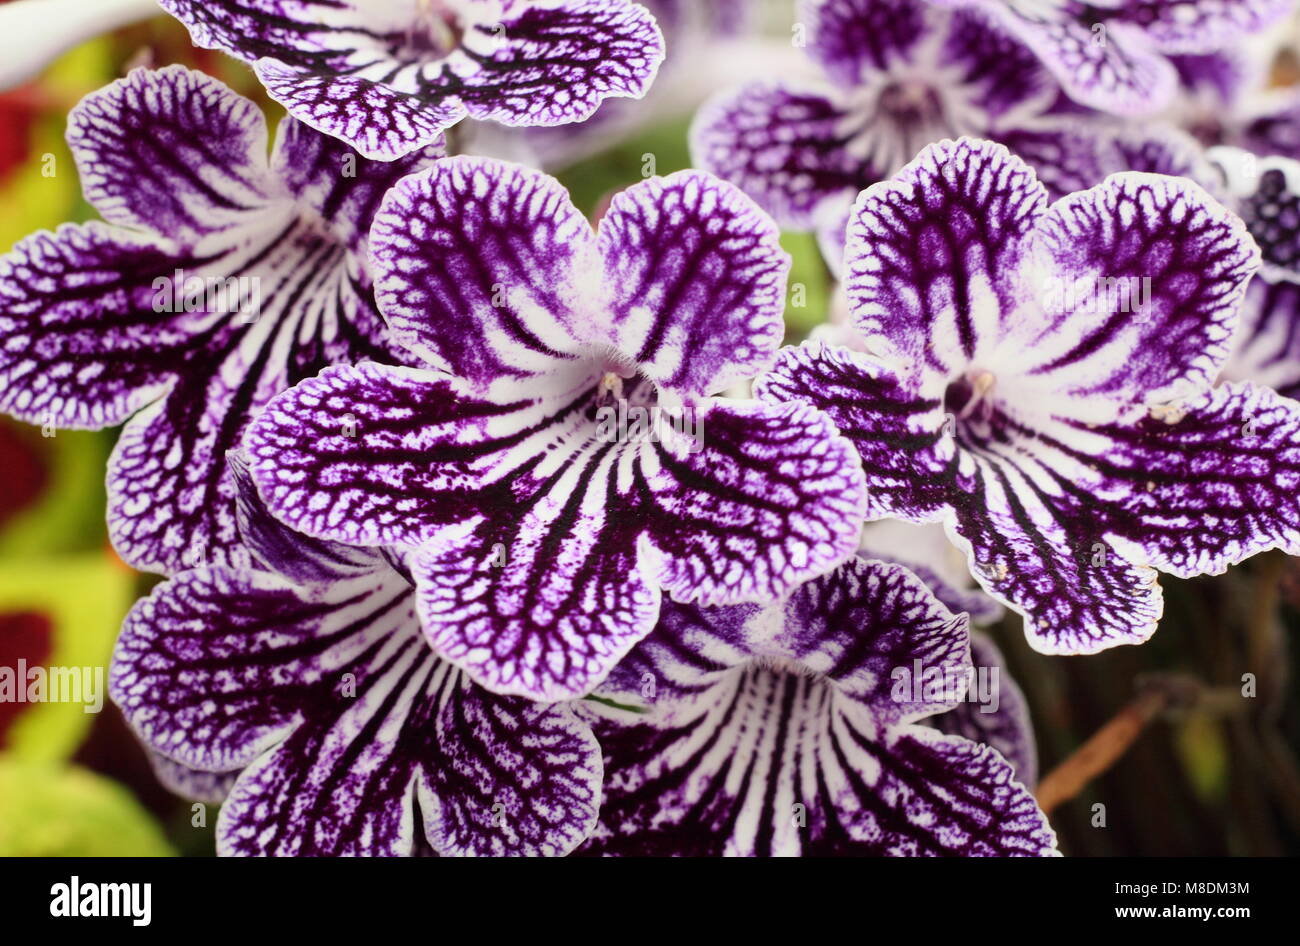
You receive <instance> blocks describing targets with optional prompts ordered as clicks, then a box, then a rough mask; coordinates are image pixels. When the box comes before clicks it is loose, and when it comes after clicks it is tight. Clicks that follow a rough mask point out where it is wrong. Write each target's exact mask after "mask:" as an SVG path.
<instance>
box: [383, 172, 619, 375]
mask: <svg viewBox="0 0 1300 946" xmlns="http://www.w3.org/2000/svg"><path fill="white" fill-rule="evenodd" d="M371 243H372V247H373V252H374V258H375V265H376V267H377V269H378V275H377V278H376V281H375V283H376V295H377V298H378V300H379V305H380V308H381V309H382V310H383V312H384V315H385V316H386V318H387V319H388V323H389V325H390V326H391V327H392V329H393V332H394V334H395V336H396V338H397V339H398V341H400V342H402V343H403V344H405V345H406V346H407V347H409V348H410V349H411V350H413V351H415V352H416V353H418V354H419V355H421V356H422V357H424V358H425V359H426V360H427V361H428V362H429V364H431V365H434V366H435V367H439V368H442V369H445V370H447V371H449V372H451V373H452V374H455V375H457V376H458V377H461V378H464V379H466V380H467V381H468V382H470V383H471V384H472V385H473V386H474V387H475V388H478V389H485V388H487V387H488V386H489V385H490V384H491V383H492V382H493V381H496V380H497V379H498V378H502V377H510V378H528V377H531V376H534V375H537V374H540V373H543V372H546V371H550V370H554V369H555V368H556V367H557V365H560V364H562V363H563V362H564V361H565V360H568V359H571V358H572V357H573V352H575V351H576V350H577V349H578V337H579V335H578V333H580V332H585V331H587V329H588V326H589V323H590V320H591V319H592V318H593V314H592V313H590V312H586V311H583V310H581V308H580V305H579V304H580V302H581V299H580V298H579V290H580V287H578V286H575V285H574V279H573V274H574V273H575V272H577V271H579V270H582V269H583V266H584V263H585V262H586V260H587V256H588V254H590V253H591V252H592V247H593V246H594V243H595V235H594V233H593V232H592V230H591V227H590V225H589V224H588V223H587V221H586V219H585V218H584V217H583V216H582V215H581V214H580V213H579V212H578V210H577V208H575V207H574V206H573V204H572V202H571V201H570V200H569V195H568V193H567V192H566V191H565V190H564V188H563V187H562V186H561V185H560V184H559V182H557V181H556V180H555V179H554V178H551V177H548V176H546V175H544V174H542V173H540V172H538V171H531V170H527V169H524V168H522V167H519V166H517V165H512V164H506V163H504V162H500V161H494V160H490V159H486V158H468V157H457V158H449V159H447V160H444V161H439V162H438V163H437V164H436V166H435V167H434V168H432V169H431V170H430V171H428V172H427V173H425V174H420V175H417V176H415V177H411V178H408V179H406V180H404V181H402V182H401V183H399V184H398V185H397V186H396V187H395V188H394V189H393V190H392V191H390V192H389V194H388V196H387V198H386V199H385V200H384V203H383V207H382V209H381V210H380V212H379V216H378V217H377V218H376V220H375V225H374V228H373V230H372V232H371ZM575 310H577V311H575Z"/></svg>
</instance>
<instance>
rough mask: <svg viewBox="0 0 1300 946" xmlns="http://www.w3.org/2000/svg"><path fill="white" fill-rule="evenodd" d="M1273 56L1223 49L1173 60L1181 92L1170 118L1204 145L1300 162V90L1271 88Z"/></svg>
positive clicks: (1258, 52) (1171, 110) (1266, 51)
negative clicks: (1297, 159)
mask: <svg viewBox="0 0 1300 946" xmlns="http://www.w3.org/2000/svg"><path fill="white" fill-rule="evenodd" d="M1271 52H1272V50H1243V49H1225V50H1221V51H1219V52H1217V53H1212V54H1207V55H1203V56H1179V57H1177V58H1175V59H1174V65H1175V67H1176V68H1177V69H1178V75H1179V79H1180V93H1179V95H1178V97H1177V98H1176V99H1175V100H1174V103H1173V106H1172V107H1171V108H1170V116H1169V117H1170V119H1171V120H1172V121H1174V122H1176V123H1177V124H1179V125H1180V126H1181V127H1183V128H1185V129H1186V130H1187V131H1188V132H1190V133H1191V134H1193V135H1195V136H1196V137H1197V138H1198V139H1199V140H1200V141H1201V142H1202V143H1203V144H1205V145H1206V146H1216V145H1226V146H1231V147H1237V148H1244V149H1245V150H1247V151H1250V152H1252V153H1254V154H1257V155H1260V156H1274V155H1275V156H1279V157H1287V158H1300V89H1298V88H1296V87H1295V86H1293V85H1292V86H1285V87H1275V86H1273V85H1272V81H1271V80H1272V76H1271V75H1270V68H1269V67H1270V65H1271V63H1272V60H1273V56H1272V55H1270V53H1271Z"/></svg>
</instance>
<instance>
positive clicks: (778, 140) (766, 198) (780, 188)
mask: <svg viewBox="0 0 1300 946" xmlns="http://www.w3.org/2000/svg"><path fill="white" fill-rule="evenodd" d="M845 118H846V115H845V112H844V111H843V109H842V108H841V106H839V105H838V104H836V102H835V101H834V100H832V98H831V97H830V96H828V95H827V94H825V93H823V92H820V91H817V90H815V89H805V88H800V87H798V86H795V85H790V84H784V83H761V84H760V83H755V84H751V85H747V86H744V87H742V88H740V89H739V90H737V91H735V92H727V93H723V94H722V95H720V96H718V97H716V98H714V99H713V100H711V101H710V102H708V103H706V104H705V105H704V106H703V107H702V108H701V109H700V110H699V111H698V112H697V113H696V116H695V120H694V123H693V124H692V125H691V156H692V158H693V159H694V163H695V164H696V165H697V166H699V167H701V168H703V169H705V170H707V171H710V172H712V173H713V174H716V175H718V176H719V177H721V178H722V179H724V180H726V181H730V182H731V183H732V184H735V185H736V186H737V187H739V188H740V189H741V190H743V191H744V192H745V193H746V194H748V195H749V196H750V197H752V198H753V199H754V200H755V201H757V203H758V205H759V206H760V207H762V208H763V209H764V210H765V211H767V212H768V213H769V214H771V215H772V216H773V217H775V218H776V220H777V222H778V223H780V224H781V225H783V226H786V227H790V228H793V229H799V230H807V229H809V228H810V227H811V226H812V224H813V212H814V211H815V210H816V208H817V206H818V205H819V204H821V203H822V202H823V201H825V200H827V199H829V198H833V197H837V196H840V195H850V194H856V193H857V192H858V191H859V190H861V189H862V188H864V187H866V186H867V185H869V184H873V183H875V182H876V181H878V180H880V179H881V177H883V176H884V175H885V174H886V173H887V171H888V169H886V168H872V167H870V166H868V165H867V164H866V163H865V162H864V161H863V160H862V159H861V158H859V157H857V156H855V155H853V154H850V152H849V150H848V147H847V139H846V136H845V134H844V130H843V125H844V121H845Z"/></svg>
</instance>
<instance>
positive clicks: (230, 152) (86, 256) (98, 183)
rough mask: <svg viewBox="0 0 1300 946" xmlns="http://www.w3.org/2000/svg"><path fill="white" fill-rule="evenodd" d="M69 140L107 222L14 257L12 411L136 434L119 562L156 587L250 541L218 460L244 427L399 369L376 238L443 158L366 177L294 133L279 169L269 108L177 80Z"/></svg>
mask: <svg viewBox="0 0 1300 946" xmlns="http://www.w3.org/2000/svg"><path fill="white" fill-rule="evenodd" d="M68 141H69V144H70V145H71V147H72V151H73V154H74V156H75V158H76V161H77V166H78V169H79V171H80V173H81V177H82V183H83V188H84V190H85V193H86V197H87V200H89V202H90V203H91V204H92V205H93V206H94V207H95V208H96V209H97V210H98V211H99V212H100V214H101V215H102V216H103V218H104V221H105V222H102V223H101V222H91V223H87V224H84V225H73V224H67V225H64V226H62V227H60V228H59V229H58V231H57V232H54V233H50V232H40V233H36V234H33V235H32V236H30V237H27V238H26V239H24V240H22V241H21V242H20V243H19V244H18V245H17V246H16V247H15V248H14V250H13V251H12V252H11V253H10V254H8V255H7V256H5V257H4V258H3V259H0V411H4V412H5V413H8V414H11V415H13V416H15V417H17V418H19V419H21V420H24V421H28V422H30V423H35V424H43V425H48V426H50V427H73V428H83V429H84V428H89V429H95V428H102V427H111V426H113V425H116V424H121V423H123V422H126V428H125V430H124V431H123V432H122V435H121V437H120V439H119V440H118V444H117V449H116V450H115V451H114V454H113V457H112V460H111V462H110V467H109V473H108V487H109V512H108V517H109V531H110V536H111V538H112V540H113V543H114V545H115V546H116V547H117V549H118V551H119V553H120V554H121V555H122V557H123V558H124V559H125V560H126V561H127V562H128V563H129V564H131V565H133V566H135V567H136V568H140V569H144V570H148V571H159V572H171V571H176V570H179V569H181V568H185V567H192V566H194V565H195V564H197V563H198V562H199V560H203V561H211V562H213V563H221V562H223V561H225V558H226V555H227V553H228V551H229V549H230V548H231V547H232V545H233V544H235V542H236V535H235V517H234V489H233V486H232V484H231V482H230V479H229V475H228V473H227V470H226V467H225V462H224V455H225V452H226V451H227V450H228V449H230V448H231V447H233V446H235V445H236V444H237V443H238V441H239V438H240V436H241V434H242V432H243V429H244V426H245V424H246V423H247V421H248V419H249V417H251V416H252V415H253V414H254V413H256V412H257V411H258V410H259V409H260V408H261V407H262V406H263V405H265V404H266V403H267V401H269V400H270V398H271V397H272V396H273V395H274V394H277V393H278V392H280V391H282V390H284V389H285V388H287V387H289V386H290V385H292V384H293V383H294V382H295V381H298V380H299V379H301V378H304V377H310V376H312V375H314V374H316V373H317V372H318V371H320V370H321V369H322V368H323V367H325V366H327V365H333V364H338V363H340V362H353V361H359V360H365V359H372V358H378V359H383V360H394V359H399V358H400V357H402V351H401V349H397V348H394V347H392V346H390V345H389V344H388V340H387V329H386V328H385V326H384V323H383V320H382V319H381V318H380V316H379V313H378V311H377V309H376V307H375V302H374V292H373V287H372V283H371V277H370V268H369V263H368V248H367V239H368V231H369V225H370V220H371V218H372V217H373V214H374V212H375V209H376V208H377V207H378V205H379V201H380V199H381V198H382V197H383V195H384V194H385V193H386V191H387V190H388V188H389V186H390V185H392V184H393V183H394V182H395V181H397V180H398V179H399V178H401V177H402V176H403V175H405V174H408V173H410V172H412V171H415V170H418V169H420V168H422V167H425V166H427V165H429V164H431V163H432V162H433V161H434V160H435V159H436V158H437V157H439V155H440V154H441V153H442V152H441V148H440V147H435V146H430V147H429V148H426V149H424V150H422V151H419V152H416V153H414V154H411V155H410V156H409V157H407V158H405V159H403V160H402V161H397V162H382V163H380V162H371V161H366V160H364V159H362V158H359V157H358V156H357V155H356V154H354V153H353V152H352V151H351V150H350V149H348V148H347V147H346V146H345V145H343V144H341V143H340V142H338V141H336V140H335V139H333V138H329V137H326V136H323V135H320V134H318V133H316V132H314V131H312V130H311V129H310V128H307V127H306V126H304V125H302V124H300V123H299V122H297V121H294V120H292V119H287V120H285V121H284V122H283V123H282V124H281V125H280V129H279V133H278V135H277V137H276V142H275V148H274V152H273V154H272V155H271V157H270V158H269V160H268V157H267V128H266V122H265V119H264V118H263V116H262V113H261V112H260V111H259V110H258V108H257V106H256V105H254V104H253V103H252V102H250V101H248V100H247V99H245V98H243V97H241V96H238V95H236V94H235V93H233V92H231V91H230V90H229V89H227V88H226V87H225V86H224V85H222V84H221V83H219V82H217V81H216V80H215V79H211V78H209V77H207V76H205V75H203V74H202V73H199V72H193V71H190V70H187V69H184V68H181V67H177V66H170V67H167V68H165V69H162V70H159V71H157V72H151V71H146V70H136V71H134V72H132V73H131V74H130V75H129V76H127V77H126V78H125V79H121V80H119V81H117V82H114V83H113V84H112V85H110V86H108V87H107V88H105V89H102V90H100V91H98V92H95V93H93V94H91V95H89V96H87V97H86V98H85V99H84V100H83V101H82V102H81V103H80V104H79V105H78V106H77V107H76V109H74V111H73V113H72V115H71V116H70V118H69V130H68Z"/></svg>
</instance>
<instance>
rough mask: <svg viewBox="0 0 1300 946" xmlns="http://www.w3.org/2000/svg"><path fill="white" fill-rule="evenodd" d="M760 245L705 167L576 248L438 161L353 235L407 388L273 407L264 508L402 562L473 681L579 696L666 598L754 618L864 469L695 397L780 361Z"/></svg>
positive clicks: (505, 179)
mask: <svg viewBox="0 0 1300 946" xmlns="http://www.w3.org/2000/svg"><path fill="white" fill-rule="evenodd" d="M777 237H778V234H777V230H776V226H775V224H773V223H772V221H771V220H770V219H768V218H767V217H765V216H764V215H763V214H762V213H761V212H759V210H758V209H757V208H756V207H755V206H754V205H753V203H752V202H751V201H749V200H748V199H747V198H746V197H745V196H744V195H742V194H741V193H740V192H739V191H737V190H736V189H735V188H733V187H731V186H730V185H728V184H725V183H723V182H721V181H718V180H716V179H714V178H712V177H710V176H709V175H706V174H702V173H698V172H681V173H678V174H674V175H672V176H671V177H667V178H652V179H649V180H646V181H643V182H641V183H638V184H636V185H634V186H632V187H630V188H628V189H627V190H626V191H624V192H622V193H620V194H619V195H617V196H616V197H615V198H614V200H613V202H612V203H611V205H610V208H609V211H608V212H607V213H606V215H605V216H604V218H603V219H602V220H601V222H600V227H599V229H598V230H593V229H592V227H591V225H590V224H589V223H588V222H587V221H586V220H585V219H584V218H583V217H582V216H581V214H579V212H578V211H577V210H576V209H575V208H574V206H573V205H572V203H571V202H570V201H569V197H568V194H567V193H566V192H565V191H564V190H563V188H562V187H561V186H560V185H559V183H558V182H557V181H555V180H554V179H553V178H550V177H547V176H546V175H544V174H541V173H539V172H535V171H530V170H526V169H524V168H521V167H519V166H516V165H511V164H506V163H502V162H497V161H490V160H486V159H474V158H467V157H457V158H448V159H446V160H444V161H439V162H438V163H437V164H436V165H435V166H434V167H433V168H431V169H430V170H429V171H428V172H425V173H422V174H418V175H413V176H411V177H408V178H407V179H405V180H404V181H402V182H401V183H399V184H398V185H397V186H396V187H395V188H394V189H393V190H392V191H391V192H390V194H389V196H388V198H387V200H386V201H385V203H384V206H383V208H382V209H381V211H380V213H379V215H378V217H377V219H376V221H375V226H374V229H373V231H372V235H371V244H372V247H373V251H374V257H375V263H376V265H377V267H378V270H379V277H378V279H377V283H376V286H377V296H378V299H379V303H380V306H381V308H382V309H383V311H384V314H385V316H386V318H387V320H388V323H389V325H390V326H391V328H392V330H393V332H394V333H395V336H396V338H397V339H398V340H399V341H400V342H402V343H403V344H405V345H406V346H408V347H409V348H410V350H411V351H412V352H414V353H415V354H417V355H418V356H420V357H421V358H422V359H423V360H424V363H425V366H426V367H424V368H390V367H385V366H381V365H377V364H367V365H360V366H357V367H337V368H330V369H327V370H326V371H324V372H322V373H321V374H320V375H319V376H318V377H317V378H314V379H312V380H309V381H305V382H303V383H301V384H300V385H298V386H297V387H296V388H294V389H293V390H292V391H290V392H287V393H286V394H285V395H283V396H281V397H279V398H277V399H276V400H275V401H273V402H272V404H271V405H270V406H269V407H268V408H267V410H266V411H265V413H263V414H262V415H261V416H260V417H259V418H258V419H257V421H256V422H255V423H254V424H253V426H252V427H251V428H250V429H249V432H248V434H247V436H246V438H245V444H246V448H247V451H248V454H249V457H250V466H251V470H252V474H253V476H254V478H255V480H256V481H257V486H258V489H259V490H260V491H261V494H262V495H263V497H264V498H265V499H266V501H267V504H268V506H269V508H270V509H271V511H272V512H273V513H274V514H275V515H276V516H278V517H280V518H281V519H282V520H283V521H284V522H286V523H287V524H288V525H290V526H291V527H293V528H294V529H297V530H298V531H301V532H304V533H306V534H308V535H311V536H315V537H317V538H322V539H328V540H332V541H340V542H345V543H348V544H353V545H364V546H395V547H398V548H399V549H401V551H402V554H403V556H404V557H405V558H406V559H407V561H409V564H410V569H411V572H412V574H413V576H414V580H415V583H416V586H417V590H418V596H419V610H420V617H421V620H422V621H423V623H424V626H425V630H426V632H427V633H428V635H429V638H430V640H431V641H432V643H433V646H434V649H435V650H436V651H437V652H438V653H439V654H440V655H441V656H443V657H445V658H446V659H448V660H450V661H451V662H453V663H455V664H456V665H458V666H460V667H462V668H464V669H465V670H466V671H467V672H468V673H469V675H470V676H471V677H472V678H473V679H474V680H475V681H477V682H478V683H480V684H482V685H483V686H485V687H487V688H488V689H490V690H493V691H496V692H500V693H511V694H518V695H524V696H530V697H533V698H536V699H551V700H559V699H565V698H570V697H574V696H579V695H582V694H585V693H586V692H588V691H589V690H590V689H591V688H592V687H593V686H595V685H596V684H597V683H599V682H600V680H601V679H603V677H604V676H605V675H606V674H607V673H608V672H609V669H610V668H611V667H612V666H613V665H614V664H615V663H617V662H618V660H619V659H620V658H621V657H622V656H623V655H624V654H625V653H627V651H628V650H629V649H630V648H631V647H632V646H633V645H634V644H635V643H636V642H637V641H638V640H640V639H641V638H642V637H644V636H645V635H646V634H648V633H649V632H650V631H651V630H652V629H653V627H654V624H655V621H656V619H657V617H658V614H659V608H660V599H661V595H662V593H663V592H665V591H666V592H667V593H668V595H669V596H670V597H672V598H673V599H675V600H678V601H683V602H690V601H700V602H702V603H705V604H730V603H736V602H740V601H750V600H765V599H766V600H770V599H772V598H775V597H776V596H777V595H779V594H782V593H784V592H785V591H787V590H788V589H789V588H791V587H793V586H794V585H795V584H797V583H798V582H800V581H803V580H805V579H807V578H811V577H814V576H816V575H819V574H822V573H824V572H826V571H828V570H829V569H831V568H833V567H834V566H835V565H837V564H838V563H839V562H841V561H843V560H844V559H845V558H847V557H848V556H849V555H851V554H852V553H853V551H854V549H855V548H856V546H857V542H858V533H859V531H860V527H861V517H862V510H863V508H864V506H865V497H864V495H863V492H864V480H863V474H862V471H861V468H860V463H859V461H858V459H857V457H856V455H855V454H854V452H853V450H852V448H851V447H849V445H848V443H847V442H846V441H845V440H843V439H842V438H840V437H839V436H837V435H836V434H835V432H834V429H833V427H832V425H831V424H830V422H829V420H828V419H827V418H826V417H825V415H823V414H822V413H821V412H819V411H817V410H814V409H812V408H809V407H806V406H804V405H798V404H779V405H769V404H759V403H757V402H753V401H749V402H741V401H730V400H726V399H721V398H715V397H712V396H711V395H714V394H716V392H718V391H722V390H725V389H726V388H727V387H728V386H729V385H731V384H732V383H734V382H736V381H738V380H741V379H744V378H746V377H750V376H752V375H754V374H756V373H758V372H760V371H762V370H764V368H765V367H766V366H768V365H769V364H770V363H771V360H772V357H773V355H774V353H775V351H776V349H777V346H778V345H779V344H780V340H781V337H782V318H781V316H782V310H783V301H784V294H785V281H786V273H787V270H788V267H789V257H788V256H787V255H786V254H785V253H784V252H783V251H782V250H781V249H780V247H779V244H778V241H777ZM345 416H351V417H353V418H354V420H355V424H354V425H353V427H352V428H350V429H345V428H344V425H343V424H342V418H344V417H345Z"/></svg>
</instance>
